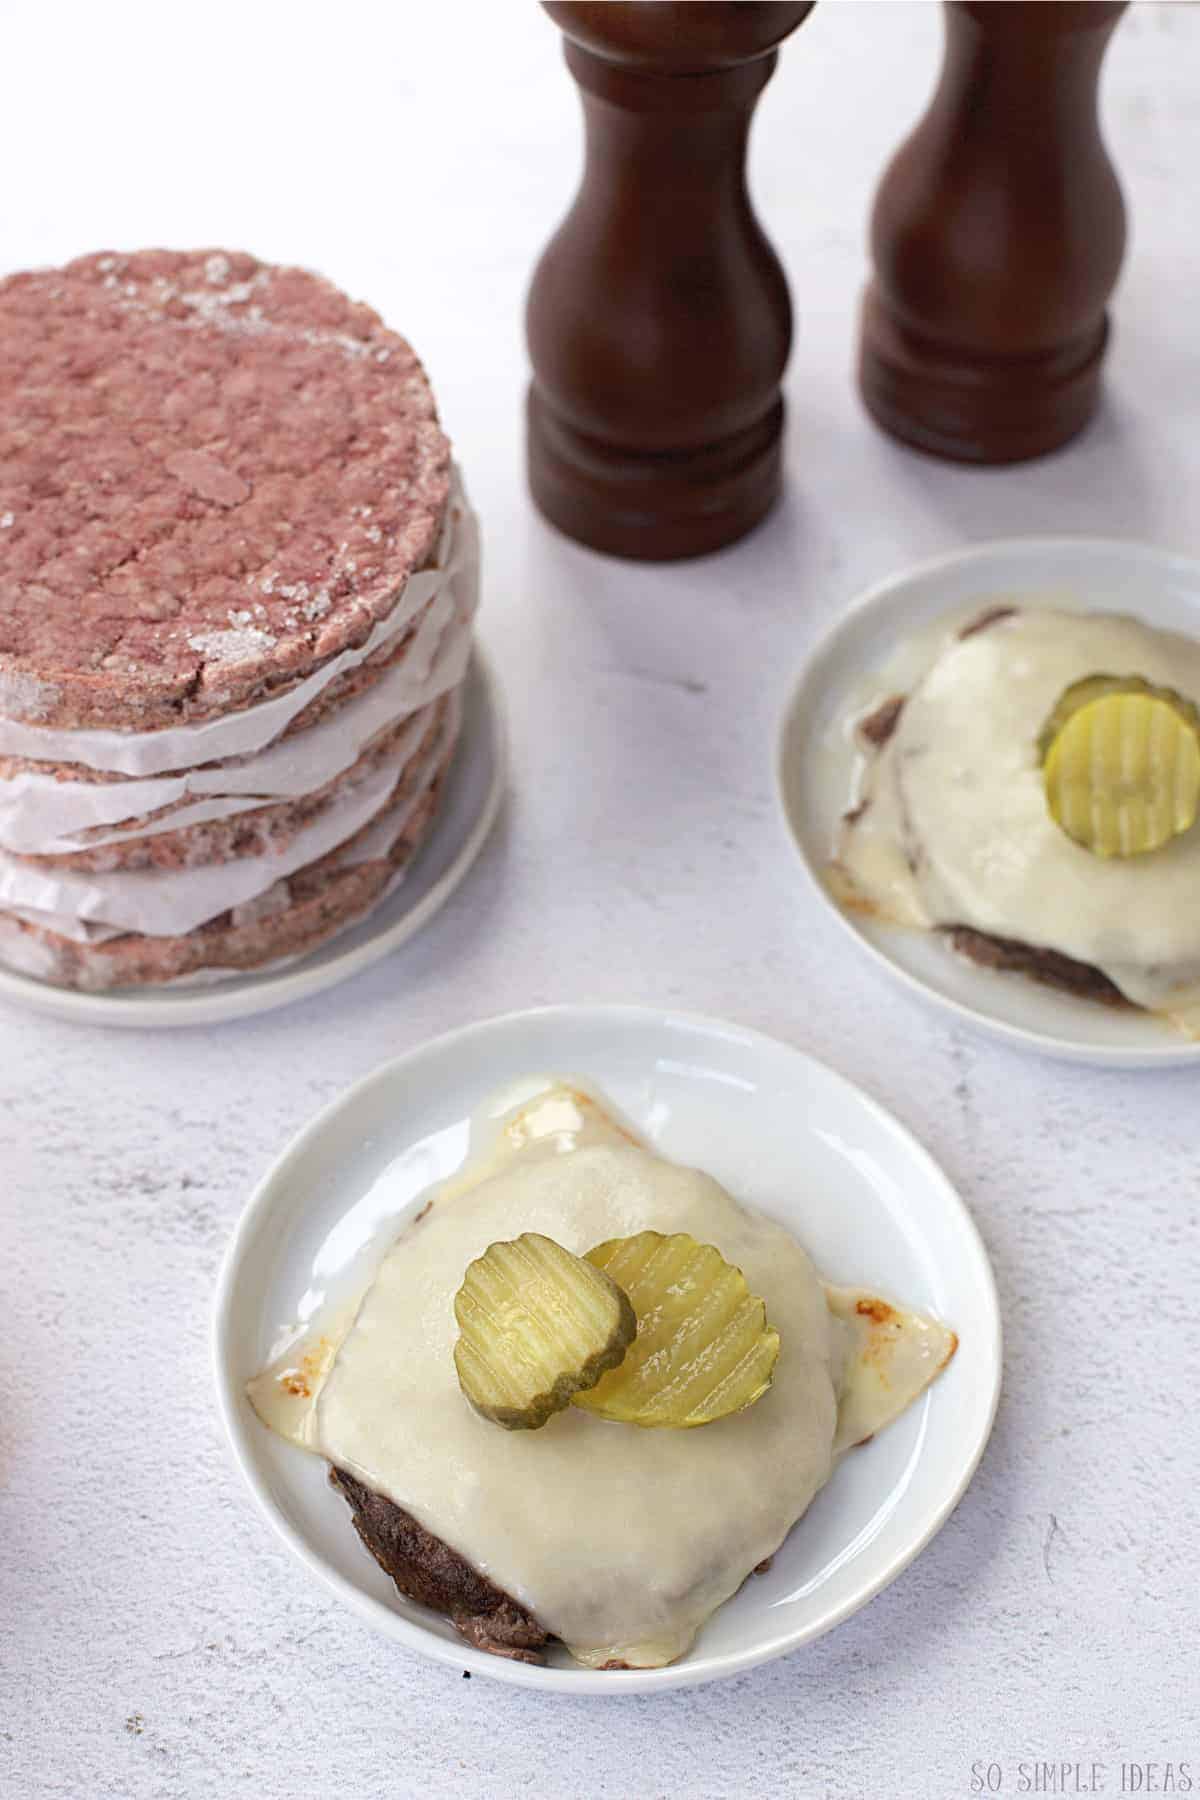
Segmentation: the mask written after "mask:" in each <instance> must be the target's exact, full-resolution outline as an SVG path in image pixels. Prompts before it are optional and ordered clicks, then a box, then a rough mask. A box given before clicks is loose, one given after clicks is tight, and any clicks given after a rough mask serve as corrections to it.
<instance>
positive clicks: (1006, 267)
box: [860, 0, 1126, 463]
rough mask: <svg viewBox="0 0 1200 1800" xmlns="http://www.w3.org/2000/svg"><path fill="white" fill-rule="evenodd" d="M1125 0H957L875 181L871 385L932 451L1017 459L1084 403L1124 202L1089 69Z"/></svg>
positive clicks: (1053, 445)
mask: <svg viewBox="0 0 1200 1800" xmlns="http://www.w3.org/2000/svg"><path fill="white" fill-rule="evenodd" d="M1125 4H1126V0H1116V3H1114V4H1108V3H1107V0H1088V3H1087V4H1076V3H1075V0H949V4H948V5H947V6H946V9H945V21H946V54H945V63H944V66H943V69H942V77H941V82H940V85H939V87H938V89H937V92H936V94H935V95H934V98H933V101H932V103H931V105H930V108H929V111H928V112H927V113H926V115H925V117H924V119H923V120H922V121H921V123H920V124H919V125H918V126H917V129H916V130H915V131H914V132H913V134H912V136H911V137H910V138H909V139H908V141H907V142H906V143H905V144H904V145H903V146H902V148H901V149H900V151H899V152H898V154H897V156H896V157H895V160H894V161H893V162H892V164H891V167H890V168H889V169H888V171H887V174H886V175H885V176H884V179H883V182H882V184H881V186H880V189H879V194H878V197H877V199H876V202H875V212H874V218H873V221H872V228H871V245H872V251H873V254H874V261H875V277H874V281H873V282H872V284H871V286H870V287H869V288H868V290H867V294H866V299H865V302H864V307H863V322H862V359H861V365H860V381H861V386H862V394H863V398H864V400H865V401H866V404H867V406H868V408H869V409H870V411H871V413H872V414H873V415H874V417H875V419H876V420H877V421H878V422H879V424H880V425H882V426H883V427H884V429H885V430H886V431H890V432H892V433H893V434H894V435H895V436H896V437H898V438H903V439H904V440H905V442H907V443H909V444H914V445H915V446H916V447H917V448H918V449H920V450H926V451H929V452H930V453H932V454H933V455H935V456H945V457H952V458H954V459H956V460H960V461H965V462H983V463H1003V462H1018V461H1020V460H1022V459H1023V458H1025V457H1030V456H1040V455H1041V454H1042V453H1043V452H1045V451H1047V450H1054V449H1057V447H1058V446H1059V445H1060V444H1064V443H1066V441H1067V439H1068V438H1071V437H1074V435H1075V433H1076V432H1077V431H1079V430H1080V429H1081V428H1082V426H1083V425H1084V424H1086V422H1087V420H1088V418H1089V417H1090V415H1091V413H1092V410H1093V408H1094V407H1095V404H1096V399H1097V395H1098V390H1099V380H1100V365H1101V362H1102V360H1103V356H1104V348H1105V343H1106V340H1107V337H1108V318H1107V314H1106V312H1105V306H1106V304H1107V301H1108V297H1109V295H1110V294H1111V292H1112V289H1113V285H1114V283H1115V282H1116V279H1117V273H1118V270H1119V269H1120V266H1121V256H1122V253H1123V251H1124V247H1125V208H1124V205H1123V203H1122V200H1121V190H1120V187H1119V186H1118V184H1117V178H1116V175H1115V174H1114V172H1113V167H1112V164H1111V163H1110V161H1109V159H1108V155H1107V152H1106V151H1105V148H1104V144H1103V142H1102V140H1101V137H1100V127H1099V121H1098V118H1097V104H1096V99H1097V85H1098V82H1099V76H1100V64H1101V61H1102V59H1103V56H1104V52H1105V50H1106V48H1107V46H1108V41H1109V38H1110V37H1111V36H1112V33H1113V31H1114V29H1115V27H1116V24H1117V21H1118V19H1119V18H1120V16H1121V14H1122V12H1123V11H1124V10H1125Z"/></svg>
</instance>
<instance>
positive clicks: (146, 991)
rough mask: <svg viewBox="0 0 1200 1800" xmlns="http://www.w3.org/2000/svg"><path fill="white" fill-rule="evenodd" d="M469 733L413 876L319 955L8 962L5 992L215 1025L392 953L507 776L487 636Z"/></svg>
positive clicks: (425, 912)
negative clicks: (160, 983)
mask: <svg viewBox="0 0 1200 1800" xmlns="http://www.w3.org/2000/svg"><path fill="white" fill-rule="evenodd" d="M463 702H464V704H463V722H462V733H461V736H460V738H459V742H458V747H457V749H456V751H455V753H454V760H453V762H452V763H451V765H450V773H449V777H448V779H447V782H446V788H445V792H444V794H443V797H442V803H441V806H440V807H439V809H438V814H437V818H436V819H435V820H434V824H433V828H432V830H431V831H430V833H429V836H428V838H427V839H426V840H425V842H424V843H423V844H422V846H421V848H420V850H419V851H418V852H417V855H416V856H415V857H414V858H413V861H412V864H411V866H410V867H409V870H408V872H407V874H406V875H405V877H404V880H403V881H402V882H401V883H400V885H399V887H397V888H396V889H395V891H394V892H393V893H391V894H389V895H388V897H387V899H386V900H384V901H383V903H382V904H381V905H380V906H378V907H376V909H375V911H374V912H373V913H371V914H370V916H369V917H368V918H366V919H364V920H363V921H362V923H361V924H359V925H355V926H353V927H352V928H351V929H350V930H349V931H346V932H343V933H342V935H341V936H340V937H335V938H334V939H332V941H331V942H330V943H328V944H326V945H324V946H323V948H321V949H319V950H314V951H313V953H312V954H311V956H305V957H302V958H301V959H300V960H299V961H298V962H296V963H295V964H293V965H290V966H287V967H284V968H281V969H277V970H275V971H274V972H272V973H266V974H262V975H235V976H232V977H230V978H229V979H228V980H226V981H220V982H215V983H214V984H213V985H212V986H202V987H186V986H185V987H162V988H124V989H117V990H114V991H113V992H111V993H106V994H80V993H76V992H75V991H74V990H73V989H71V988H58V987H52V986H51V985H50V984H49V983H48V982H44V981H36V980H33V979H32V978H31V977H29V976H27V975H17V974H15V973H13V972H12V971H11V970H7V969H0V999H4V1000H13V1001H16V1002H17V1003H18V1004H20V1005H22V1006H29V1007H32V1008H33V1010H34V1011H35V1012H40V1013H48V1014H50V1016H51V1017H52V1018H58V1019H70V1020H73V1021H76V1022H80V1023H83V1024H90V1025H133V1026H146V1025H162V1026H166V1025H213V1024H216V1023H218V1022H219V1021H221V1020H224V1019H243V1018H246V1017H247V1016H248V1015H249V1014H251V1013H260V1012H270V1011H271V1010H272V1009H273V1008H275V1007H277V1006H287V1005H288V1004H289V1003H290V1002H291V1001H293V1000H304V999H307V998H308V996H309V995H310V994H318V993H320V992H321V990H322V989H323V988H327V987H332V986H333V985H334V984H335V982H338V981H345V980H346V978H347V977H348V976H350V975H357V974H358V972H359V970H360V969H365V968H367V967H369V965H370V964H371V963H373V962H378V961H379V959H380V957H381V956H387V955H388V954H389V952H390V951H392V950H395V949H396V948H397V947H398V946H399V945H400V944H403V943H404V942H405V940H406V939H408V938H410V937H412V935H413V933H414V932H417V931H419V930H420V929H421V926H422V925H424V924H425V922H426V920H428V919H430V918H432V917H433V915H434V913H435V912H437V911H438V909H439V908H440V907H441V906H443V905H444V904H445V902H446V901H447V900H448V899H449V898H450V896H451V894H452V893H453V892H454V890H455V888H456V887H457V886H458V884H459V882H460V881H461V880H462V879H463V876H464V875H465V874H466V873H467V870H468V869H469V868H470V867H471V864H472V863H473V862H474V861H475V858H476V857H477V856H478V855H479V852H480V851H481V850H482V848H483V845H484V842H485V840H486V838H487V835H488V832H489V831H490V830H491V828H492V824H493V822H494V821H495V817H496V813H497V811H498V809H499V806H500V801H501V798H502V796H503V793H504V784H505V781H506V779H507V764H508V748H507V734H506V730H505V723H504V709H503V702H502V700H501V696H500V690H499V687H498V685H497V682H496V678H495V676H494V674H493V673H492V670H491V668H490V667H489V665H488V663H487V662H486V661H485V659H484V657H483V654H482V652H481V651H480V649H479V647H478V645H476V646H475V649H474V650H473V652H472V655H471V663H470V667H469V668H468V670H467V676H466V680H465V683H464V686H463Z"/></svg>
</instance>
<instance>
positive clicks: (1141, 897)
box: [836, 608, 1200, 1035]
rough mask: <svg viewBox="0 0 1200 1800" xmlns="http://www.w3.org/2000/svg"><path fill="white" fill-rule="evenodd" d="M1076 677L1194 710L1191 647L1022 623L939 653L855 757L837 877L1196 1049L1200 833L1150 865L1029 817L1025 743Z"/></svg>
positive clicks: (1130, 625)
mask: <svg viewBox="0 0 1200 1800" xmlns="http://www.w3.org/2000/svg"><path fill="white" fill-rule="evenodd" d="M1089 675H1116V676H1135V675H1136V676H1142V677H1144V678H1145V679H1146V680H1147V681H1150V682H1151V683H1153V684H1154V685H1156V686H1161V687H1169V688H1173V689H1174V690H1175V691H1176V692H1178V693H1180V694H1181V695H1183V696H1184V697H1185V698H1186V699H1189V700H1192V701H1194V702H1195V703H1196V704H1198V705H1200V643H1197V642H1194V641H1193V640H1192V639H1190V638H1185V637H1182V636H1179V635H1177V634H1174V633H1171V632H1165V631H1157V630H1154V629H1152V628H1151V627H1149V626H1147V625H1143V624H1141V623H1139V621H1138V620H1136V619H1132V618H1125V617H1123V616H1120V615H1117V614H1109V613H1069V612H1056V611H1043V610H1034V609H1032V608H1031V609H1022V610H1019V611H1016V612H1014V613H1012V614H1011V615H1010V616H1008V617H1005V618H1000V619H997V620H996V621H995V622H994V623H991V624H988V625H986V626H985V627H984V628H983V629H980V630H977V631H973V632H969V634H968V635H966V636H963V637H956V638H954V639H953V640H952V641H951V642H950V643H949V644H946V645H944V647H942V648H941V650H940V653H938V654H937V655H936V657H935V659H934V660H933V662H932V665H931V666H930V667H929V668H928V670H927V672H926V673H925V674H924V675H923V677H922V678H921V679H920V680H919V681H918V682H917V684H916V685H915V686H914V687H913V689H912V691H911V692H910V693H909V694H908V696H907V697H906V699H905V701H904V707H903V710H902V711H901V713H900V717H899V721H898V723H897V725H896V728H895V730H894V731H893V733H892V735H891V736H890V737H889V738H888V739H887V741H886V742H885V743H884V745H883V747H882V748H881V749H880V750H879V751H878V752H877V753H876V754H873V755H869V756H868V761H867V765H866V769H865V772H864V775H863V780H862V785H861V788H860V792H859V795H858V799H859V801H860V802H865V803H866V804H865V806H864V807H863V808H862V810H861V811H860V812H858V814H857V816H853V815H852V816H851V818H850V819H849V820H848V821H847V823H846V825H845V826H844V828H843V830H842V832H841V834H840V838H839V842H838V844H837V847H836V853H837V858H838V862H839V864H840V865H841V867H842V869H843V870H844V871H845V872H846V874H847V875H848V876H849V878H850V882H851V884H852V888H853V890H855V891H857V892H858V893H859V894H860V895H861V896H862V897H863V898H865V899H866V900H868V901H869V902H872V903H874V905H875V907H876V908H877V909H878V911H879V912H881V913H882V914H883V915H884V916H885V917H889V918H892V919H894V920H896V922H897V923H900V924H907V925H924V926H928V927H933V926H939V925H965V926H969V927H971V928H972V929H974V930H976V931H981V932H987V933H989V934H991V935H992V936H994V937H1003V938H1013V939H1017V940H1019V941H1020V942H1021V943H1025V944H1029V945H1032V946H1035V947H1037V948H1041V949H1049V950H1057V951H1059V952H1061V954H1063V955H1064V956H1069V957H1072V958H1073V959H1074V960H1075V961H1076V962H1081V963H1087V964H1090V965H1091V966H1092V967H1094V968H1098V969H1100V970H1101V971H1102V972H1103V973H1104V974H1105V975H1107V976H1108V978H1109V980H1110V981H1111V982H1112V983H1113V984H1114V985H1115V986H1116V987H1118V988H1119V989H1120V990H1121V992H1122V993H1123V994H1124V995H1125V996H1126V998H1127V999H1129V1000H1131V1001H1133V1003H1134V1004H1135V1005H1138V1006H1142V1007H1146V1008H1148V1009H1150V1010H1152V1011H1157V1012H1163V1013H1167V1014H1169V1015H1171V1016H1172V1017H1174V1018H1175V1019H1176V1020H1177V1022H1178V1023H1180V1024H1181V1025H1183V1026H1184V1027H1185V1028H1187V1029H1190V1030H1191V1031H1193V1032H1195V1033H1196V1034H1197V1035H1200V824H1198V825H1195V826H1193V827H1192V829H1191V830H1190V831H1187V832H1185V833H1183V835H1182V836H1180V837H1177V838H1175V839H1173V840H1172V842H1171V843H1170V844H1167V845H1165V846H1164V847H1163V848H1162V849H1161V850H1156V851H1154V852H1152V853H1151V854H1149V855H1146V856H1134V857H1128V858H1120V857H1111V858H1103V857H1100V856H1096V855H1094V854H1093V853H1092V852H1091V851H1090V850H1087V849H1085V848H1084V847H1083V846H1082V845H1080V844H1077V843H1075V842H1074V841H1073V840H1072V839H1071V838H1069V837H1068V836H1067V834H1066V833H1065V832H1064V831H1062V830H1061V829H1060V827H1059V826H1058V825H1056V824H1055V822H1054V820H1053V818H1052V817H1051V815H1050V812H1049V810H1048V808H1047V805H1046V796H1045V790H1044V786H1043V779H1042V768H1041V758H1040V754H1039V749H1038V739H1039V737H1040V735H1041V732H1042V730H1043V727H1044V726H1045V724H1046V721H1047V720H1048V718H1049V717H1050V715H1051V713H1052V712H1053V710H1054V707H1055V705H1056V703H1057V702H1058V700H1059V699H1060V697H1061V696H1062V694H1063V693H1064V692H1065V691H1066V689H1067V688H1069V687H1070V686H1071V685H1072V684H1073V683H1075V682H1077V681H1080V680H1082V679H1083V678H1084V677H1085V676H1089Z"/></svg>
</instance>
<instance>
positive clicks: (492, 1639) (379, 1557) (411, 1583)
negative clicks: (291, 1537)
mask: <svg viewBox="0 0 1200 1800" xmlns="http://www.w3.org/2000/svg"><path fill="white" fill-rule="evenodd" d="M329 1479H330V1481H331V1483H332V1484H333V1486H334V1487H335V1488H337V1489H338V1491H339V1492H340V1493H341V1494H343V1495H344V1496H345V1498H346V1499H347V1500H348V1501H349V1503H350V1510H351V1512H352V1514H353V1516H354V1529H355V1531H357V1533H358V1535H359V1537H360V1538H361V1539H362V1541H363V1543H364V1544H365V1545H366V1547H367V1549H368V1550H369V1551H370V1552H371V1555H372V1556H373V1557H374V1558H375V1561H376V1562H377V1563H378V1564H379V1566H380V1568H381V1569H383V1570H384V1572H385V1573H386V1574H388V1575H390V1576H391V1578H392V1580H393V1581H394V1582H395V1584H396V1586H397V1587H398V1588H399V1589H400V1592H401V1593H402V1594H406V1595H407V1596H408V1598H409V1599H410V1600H416V1601H419V1602H420V1604H421V1605H422V1606H428V1607H431V1608H432V1610H433V1611H434V1612H439V1613H443V1614H444V1615H445V1616H446V1618H448V1619H449V1620H450V1622H451V1624H452V1625H453V1626H454V1628H455V1630H457V1631H461V1633H462V1635H463V1636H464V1637H465V1638H466V1639H467V1641H468V1643H471V1644H474V1645H475V1647H476V1649H479V1650H490V1651H491V1653H492V1655H493V1656H507V1657H508V1658H509V1659H510V1660H511V1661H513V1662H527V1663H540V1662H541V1660H542V1658H541V1657H540V1656H539V1655H538V1650H539V1649H540V1647H541V1646H542V1645H543V1644H544V1643H545V1642H546V1641H547V1638H548V1635H549V1634H548V1633H547V1632H545V1631H543V1629H542V1627H541V1626H540V1625H539V1624H538V1622H537V1620H536V1619H535V1618H534V1616H533V1614H532V1613H529V1612H526V1610H525V1608H524V1607H523V1606H519V1605H518V1604H517V1602H516V1601H515V1600H513V1599H511V1598H510V1597H509V1595H508V1594H506V1593H504V1592H503V1591H502V1590H501V1589H500V1588H498V1587H493V1586H492V1583H491V1582H490V1581H488V1580H487V1579H486V1577H485V1576H483V1575H480V1574H477V1573H476V1571H475V1570H474V1569H473V1568H472V1567H471V1565H470V1563H468V1562H465V1561H464V1560H463V1558H462V1557H461V1556H460V1555H459V1554H458V1552H457V1551H456V1550H452V1549H451V1548H450V1546H449V1544H444V1543H443V1542H442V1540H441V1538H436V1537H434V1535H433V1533H432V1532H430V1531H426V1530H425V1527H424V1526H423V1525H418V1524H417V1521H416V1520H415V1519H414V1518H413V1516H412V1514H411V1513H406V1512H405V1511H404V1509H403V1507H400V1506H397V1505H396V1504H395V1502H394V1501H392V1500H385V1499H384V1498H383V1496H382V1494H375V1493H372V1492H371V1489H370V1488H368V1487H364V1486H363V1484H362V1482H361V1481H356V1480H355V1478H354V1476H353V1475H348V1474H347V1473H346V1471H345V1470H344V1469H334V1468H331V1469H330V1471H329Z"/></svg>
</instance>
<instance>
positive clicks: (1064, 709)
mask: <svg viewBox="0 0 1200 1800" xmlns="http://www.w3.org/2000/svg"><path fill="white" fill-rule="evenodd" d="M1109 694H1148V695H1149V696H1150V698H1151V699H1152V700H1168V701H1170V703H1171V704H1172V705H1173V706H1174V707H1175V709H1176V710H1177V711H1178V712H1179V713H1180V714H1181V715H1182V717H1183V718H1185V719H1186V720H1187V722H1188V723H1189V725H1192V726H1194V728H1195V729H1196V731H1197V732H1198V733H1200V707H1196V706H1194V705H1193V704H1192V702H1191V701H1190V700H1185V699H1184V697H1183V695H1182V694H1177V693H1176V692H1175V689H1174V688H1165V687H1155V686H1154V685H1153V683H1152V682H1149V681H1147V680H1146V679H1145V678H1144V676H1141V675H1085V676H1084V678H1083V680H1082V681H1073V682H1072V683H1071V685H1070V687H1069V688H1065V689H1064V690H1063V692H1062V693H1061V694H1060V695H1059V697H1058V700H1057V702H1056V703H1055V707H1054V711H1053V712H1052V713H1051V714H1050V717H1049V718H1048V719H1047V720H1046V723H1045V724H1044V725H1043V726H1042V734H1041V736H1040V737H1039V738H1038V756H1039V758H1040V760H1041V761H1042V762H1045V760H1046V758H1047V756H1049V754H1050V746H1051V744H1053V742H1054V740H1055V738H1056V737H1057V736H1058V734H1059V732H1060V731H1061V730H1062V728H1063V726H1064V725H1066V724H1068V723H1069V721H1070V720H1071V719H1072V718H1074V716H1075V714H1076V713H1077V712H1079V711H1080V709H1081V708H1082V707H1085V706H1090V705H1091V703H1092V701H1093V700H1105V699H1107V698H1108V696H1109Z"/></svg>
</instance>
